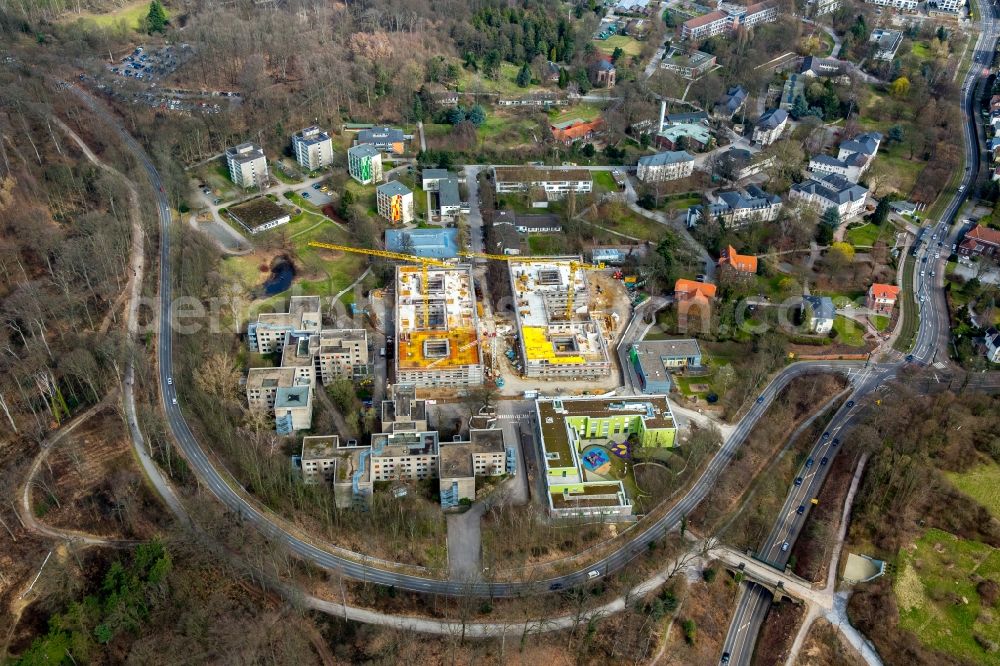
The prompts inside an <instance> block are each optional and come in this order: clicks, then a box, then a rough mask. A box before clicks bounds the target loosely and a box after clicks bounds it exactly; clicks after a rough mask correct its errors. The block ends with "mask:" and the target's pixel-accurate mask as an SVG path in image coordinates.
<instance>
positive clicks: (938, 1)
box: [927, 0, 965, 14]
mask: <svg viewBox="0 0 1000 666" xmlns="http://www.w3.org/2000/svg"><path fill="white" fill-rule="evenodd" d="M963 7H965V0H931V1H930V2H928V3H927V11H928V12H929V13H932V14H933V13H943V14H957V13H959V12H960V11H962V8H963Z"/></svg>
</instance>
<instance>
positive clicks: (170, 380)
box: [167, 377, 174, 386]
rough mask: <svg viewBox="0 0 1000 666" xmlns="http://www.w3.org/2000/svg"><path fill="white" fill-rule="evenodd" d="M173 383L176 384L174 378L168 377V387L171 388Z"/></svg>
mask: <svg viewBox="0 0 1000 666" xmlns="http://www.w3.org/2000/svg"><path fill="white" fill-rule="evenodd" d="M173 383H174V378H173V377H167V386H170V385H172V384H173Z"/></svg>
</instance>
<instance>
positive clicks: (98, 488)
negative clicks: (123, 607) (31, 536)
mask: <svg viewBox="0 0 1000 666" xmlns="http://www.w3.org/2000/svg"><path fill="white" fill-rule="evenodd" d="M32 509H33V510H34V512H35V516H36V517H38V519H39V520H40V521H42V522H44V523H45V524H47V525H50V526H52V527H56V528H63V529H71V530H77V531H83V532H88V533H90V534H95V535H99V536H103V537H107V538H110V539H148V538H150V537H152V536H154V535H155V534H156V532H157V531H158V525H163V524H165V522H166V521H167V516H166V515H165V514H164V513H163V510H162V507H161V505H160V504H159V502H158V501H157V500H156V499H155V498H154V497H153V496H152V495H151V494H150V492H149V490H148V489H147V488H146V485H145V483H144V480H143V477H142V474H141V473H140V472H139V470H138V468H137V467H136V465H135V462H134V460H133V458H132V451H131V445H130V443H129V440H128V434H127V433H126V432H125V427H124V424H123V423H122V420H121V417H120V416H119V415H118V414H117V413H116V412H115V411H113V410H105V411H103V412H100V413H98V414H95V415H94V416H93V417H92V418H91V419H90V420H89V421H88V422H87V423H85V424H83V425H82V426H80V427H79V428H78V429H77V430H75V431H74V432H73V433H72V434H70V435H67V436H66V437H64V438H63V439H62V440H61V441H60V442H58V443H57V444H56V445H55V446H54V447H53V449H52V451H51V452H50V453H49V455H48V458H47V459H46V462H45V463H44V464H43V465H42V468H41V470H40V471H39V473H38V475H37V476H36V477H35V482H34V484H33V486H32Z"/></svg>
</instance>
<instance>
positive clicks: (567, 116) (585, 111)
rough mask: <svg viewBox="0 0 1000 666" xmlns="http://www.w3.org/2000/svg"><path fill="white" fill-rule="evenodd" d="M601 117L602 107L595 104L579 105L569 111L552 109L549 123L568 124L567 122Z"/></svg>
mask: <svg viewBox="0 0 1000 666" xmlns="http://www.w3.org/2000/svg"><path fill="white" fill-rule="evenodd" d="M599 115H601V107H599V106H594V105H593V104H577V105H576V106H572V107H570V108H568V109H566V108H562V109H552V110H550V111H549V122H550V123H552V124H555V123H562V122H566V121H567V120H574V119H576V118H579V119H580V120H593V119H595V118H597V116H599Z"/></svg>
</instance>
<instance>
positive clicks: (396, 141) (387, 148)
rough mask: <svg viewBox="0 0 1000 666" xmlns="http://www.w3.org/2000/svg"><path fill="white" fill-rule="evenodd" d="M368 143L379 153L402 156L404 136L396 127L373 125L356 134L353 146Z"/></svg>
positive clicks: (404, 143)
mask: <svg viewBox="0 0 1000 666" xmlns="http://www.w3.org/2000/svg"><path fill="white" fill-rule="evenodd" d="M362 143H368V144H371V145H373V146H375V147H376V148H378V149H379V150H381V151H384V152H387V153H395V154H396V155H402V154H403V152H404V151H405V149H406V135H405V134H404V133H403V130H401V129H399V128H397V127H388V126H386V125H375V126H372V127H369V128H367V129H362V130H360V131H359V132H358V138H357V140H356V141H355V144H362Z"/></svg>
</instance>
